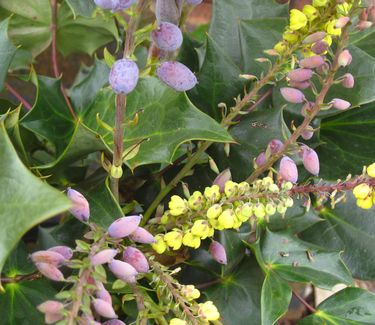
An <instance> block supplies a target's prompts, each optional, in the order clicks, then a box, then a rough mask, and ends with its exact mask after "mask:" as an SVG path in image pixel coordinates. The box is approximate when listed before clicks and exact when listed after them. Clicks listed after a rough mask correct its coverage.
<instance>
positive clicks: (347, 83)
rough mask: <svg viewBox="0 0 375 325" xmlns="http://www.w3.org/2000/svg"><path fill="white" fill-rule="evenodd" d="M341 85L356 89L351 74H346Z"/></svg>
mask: <svg viewBox="0 0 375 325" xmlns="http://www.w3.org/2000/svg"><path fill="white" fill-rule="evenodd" d="M341 84H342V85H343V86H344V87H345V88H353V87H354V77H353V75H352V74H351V73H345V74H344V75H343V77H342V81H341Z"/></svg>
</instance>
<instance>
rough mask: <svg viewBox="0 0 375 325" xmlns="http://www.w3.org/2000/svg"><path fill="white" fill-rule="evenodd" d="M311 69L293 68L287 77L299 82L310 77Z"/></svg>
mask: <svg viewBox="0 0 375 325" xmlns="http://www.w3.org/2000/svg"><path fill="white" fill-rule="evenodd" d="M312 75H313V71H312V70H310V69H302V68H299V69H295V70H292V71H290V72H289V73H288V78H289V79H290V80H291V81H294V82H301V81H306V80H309V79H311V77H312Z"/></svg>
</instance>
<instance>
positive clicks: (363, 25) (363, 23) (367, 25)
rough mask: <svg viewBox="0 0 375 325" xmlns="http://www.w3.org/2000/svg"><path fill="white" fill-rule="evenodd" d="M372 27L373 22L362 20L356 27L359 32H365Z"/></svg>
mask: <svg viewBox="0 0 375 325" xmlns="http://www.w3.org/2000/svg"><path fill="white" fill-rule="evenodd" d="M371 26H372V22H371V21H366V20H360V21H359V23H358V24H357V26H356V27H357V29H359V30H365V29H368V28H370V27H371Z"/></svg>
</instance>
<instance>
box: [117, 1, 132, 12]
mask: <svg viewBox="0 0 375 325" xmlns="http://www.w3.org/2000/svg"><path fill="white" fill-rule="evenodd" d="M135 1H136V0H112V12H116V11H120V10H125V9H128V8H129V7H130V6H131V5H132V4H133V3H134V2H135Z"/></svg>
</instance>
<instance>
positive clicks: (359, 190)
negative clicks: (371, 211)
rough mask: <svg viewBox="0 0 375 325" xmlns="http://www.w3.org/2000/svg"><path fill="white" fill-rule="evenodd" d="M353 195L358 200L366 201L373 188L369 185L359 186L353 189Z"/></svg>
mask: <svg viewBox="0 0 375 325" xmlns="http://www.w3.org/2000/svg"><path fill="white" fill-rule="evenodd" d="M353 194H354V196H355V197H356V198H357V199H365V198H366V197H368V196H369V195H370V194H371V187H370V186H368V185H367V184H365V183H363V184H359V185H357V186H356V187H355V188H354V189H353Z"/></svg>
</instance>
